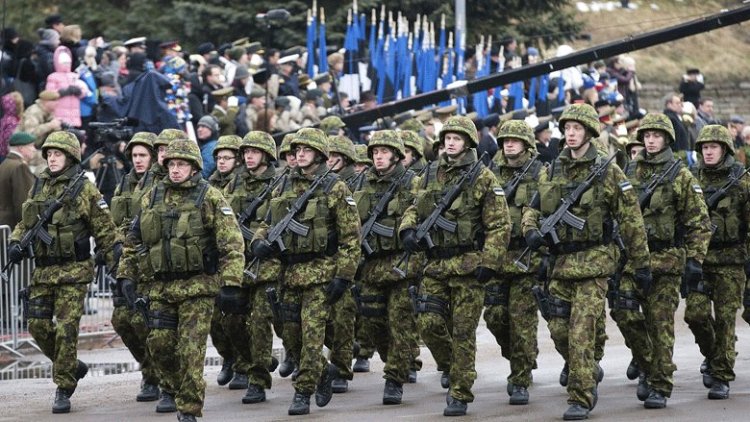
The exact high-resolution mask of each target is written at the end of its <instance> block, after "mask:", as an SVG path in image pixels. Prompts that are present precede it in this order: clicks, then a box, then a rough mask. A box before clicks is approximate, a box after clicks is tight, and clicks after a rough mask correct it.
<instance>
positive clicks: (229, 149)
mask: <svg viewBox="0 0 750 422" xmlns="http://www.w3.org/2000/svg"><path fill="white" fill-rule="evenodd" d="M241 143H242V138H240V137H239V136H237V135H225V136H220V137H219V139H218V141H217V142H216V147H215V148H214V152H213V155H214V160H215V161H216V170H214V172H213V174H211V176H209V177H208V183H210V184H211V186H213V187H215V188H216V189H219V190H223V189H224V187H225V186H226V185H227V183H229V180H230V179H232V176H234V174H233V172H234V170H235V169H236V168H237V167H238V166H239V165H240V159H239V156H238V155H239V149H240V144H241Z"/></svg>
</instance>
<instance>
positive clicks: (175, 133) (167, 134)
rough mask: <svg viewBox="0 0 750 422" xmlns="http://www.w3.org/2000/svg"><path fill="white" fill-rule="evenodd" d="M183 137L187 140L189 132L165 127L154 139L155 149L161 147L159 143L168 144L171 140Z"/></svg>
mask: <svg viewBox="0 0 750 422" xmlns="http://www.w3.org/2000/svg"><path fill="white" fill-rule="evenodd" d="M176 139H182V140H187V139H188V137H187V134H186V133H185V132H183V131H181V130H179V129H164V130H162V131H161V133H160V134H159V135H158V136H157V137H156V139H155V140H154V149H159V145H164V146H168V145H169V143H170V142H172V141H174V140H176Z"/></svg>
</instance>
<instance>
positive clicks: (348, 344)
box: [324, 289, 357, 380]
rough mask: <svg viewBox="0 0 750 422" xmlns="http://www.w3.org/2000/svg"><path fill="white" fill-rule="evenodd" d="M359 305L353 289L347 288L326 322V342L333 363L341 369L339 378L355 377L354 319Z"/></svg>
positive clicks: (349, 378)
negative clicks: (353, 363)
mask: <svg viewBox="0 0 750 422" xmlns="http://www.w3.org/2000/svg"><path fill="white" fill-rule="evenodd" d="M356 315H357V305H356V303H355V302H354V295H352V292H351V289H347V291H346V292H344V295H343V296H341V300H339V301H338V302H337V303H336V304H335V305H333V306H332V307H331V319H330V320H329V321H328V323H327V324H326V332H325V340H324V344H325V345H326V347H328V350H330V351H331V363H332V364H334V365H336V367H337V368H338V369H339V375H338V377H339V378H343V379H347V380H351V379H354V373H353V372H352V355H353V350H352V349H353V347H354V319H355V317H356Z"/></svg>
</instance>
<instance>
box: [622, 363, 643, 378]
mask: <svg viewBox="0 0 750 422" xmlns="http://www.w3.org/2000/svg"><path fill="white" fill-rule="evenodd" d="M640 373H641V368H639V367H638V362H636V361H635V359H631V360H630V365H628V369H626V370H625V376H626V377H628V379H629V380H634V379H636V378H638V375H639V374H640Z"/></svg>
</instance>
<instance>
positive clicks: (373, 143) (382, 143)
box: [367, 130, 406, 160]
mask: <svg viewBox="0 0 750 422" xmlns="http://www.w3.org/2000/svg"><path fill="white" fill-rule="evenodd" d="M375 147H390V148H391V149H393V150H394V151H395V152H396V154H397V155H398V156H399V158H401V159H402V160H403V159H404V157H406V152H405V151H404V141H403V140H402V138H401V136H400V135H399V133H398V132H396V131H395V130H378V131H376V132H373V134H372V136H370V142H368V143H367V156H368V157H370V158H372V149H373V148H375Z"/></svg>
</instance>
